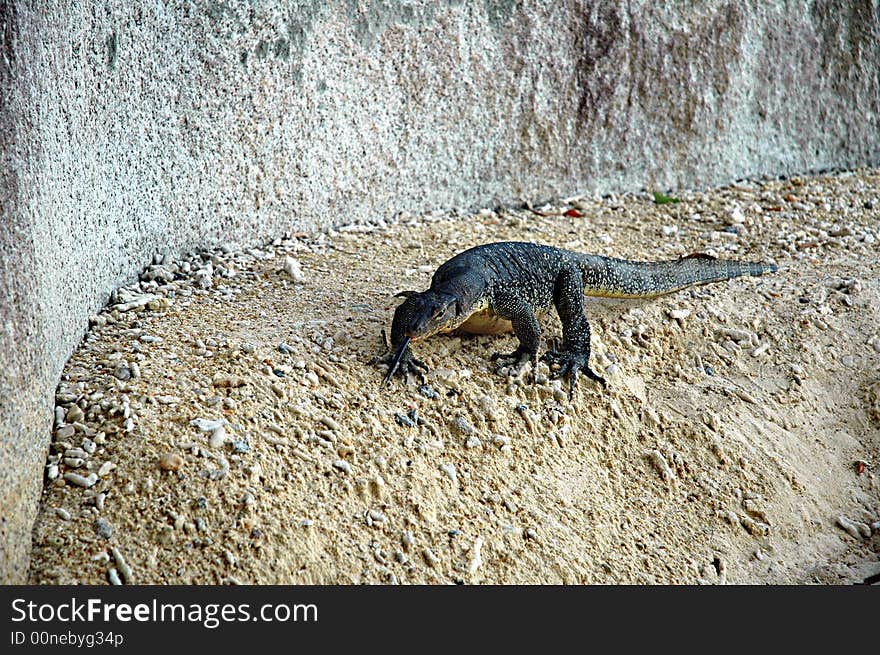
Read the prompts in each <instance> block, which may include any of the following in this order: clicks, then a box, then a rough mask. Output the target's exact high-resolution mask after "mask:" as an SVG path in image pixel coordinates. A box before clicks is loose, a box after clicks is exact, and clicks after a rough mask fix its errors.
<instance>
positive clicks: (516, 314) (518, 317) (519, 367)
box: [491, 291, 541, 383]
mask: <svg viewBox="0 0 880 655" xmlns="http://www.w3.org/2000/svg"><path fill="white" fill-rule="evenodd" d="M492 310H493V311H494V312H495V313H496V314H497V315H498V316H500V317H502V318H506V319H507V320H509V321H510V322H511V324H512V326H513V333H514V334H515V335H516V338H517V339H519V346H518V347H517V349H516V350H514V351H513V352H512V353H507V354H505V353H494V354H493V355H492V357H491V360H492V361H498V362H500V364H498V365H497V366H496V367H495V372H496V373H497V374H501V373H502V372H503V371H502V369H504V368H505V367H507V366H511V365H513V366H514V367H515V368H514V371H513V374H514V375H515V376H518V375H520V374H521V373H522V371H523V369H524V368H525V365H526V364H528V363H531V364H532V382H533V383H534V382H535V380H536V379H537V376H538V347H539V346H540V345H541V327H540V326H539V325H538V319H537V317H536V316H535V311H534V309H532V307H531V306H530V305H529V304H528V303H527V302H526V301H525V300H523V299H522V298H521V297H520V296H518V295H517V294H515V293H512V292H509V291H507V292H500V293H498V294H497V295H496V296H495V298H494V299H493V307H492Z"/></svg>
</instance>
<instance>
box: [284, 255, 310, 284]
mask: <svg viewBox="0 0 880 655" xmlns="http://www.w3.org/2000/svg"><path fill="white" fill-rule="evenodd" d="M284 272H285V273H287V274H288V275H289V276H290V277H291V278H292V279H293V281H294V282H303V281H305V279H306V276H305V275H303V272H302V264H300V263H299V261H297V260H296V259H294V258H293V257H290V256H287V257H285V258H284Z"/></svg>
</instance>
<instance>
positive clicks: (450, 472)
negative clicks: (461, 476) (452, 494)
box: [440, 464, 458, 484]
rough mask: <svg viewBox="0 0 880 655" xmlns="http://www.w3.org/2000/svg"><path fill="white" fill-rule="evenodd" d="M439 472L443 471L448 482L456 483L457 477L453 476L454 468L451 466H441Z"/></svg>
mask: <svg viewBox="0 0 880 655" xmlns="http://www.w3.org/2000/svg"><path fill="white" fill-rule="evenodd" d="M440 470H441V471H443V472H444V473H445V474H446V476H447V477H448V478H449V479H450V480H452V482H453V484H455V483H456V482H457V481H458V476H457V475H456V474H455V466H454V465H453V464H441V465H440Z"/></svg>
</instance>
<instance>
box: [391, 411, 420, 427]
mask: <svg viewBox="0 0 880 655" xmlns="http://www.w3.org/2000/svg"><path fill="white" fill-rule="evenodd" d="M394 422H395V423H397V425H400V426H402V427H405V428H414V427H416V424H415V423H414V422H413V420H412V419H411V418H409V417H408V416H405V415H404V414H401V413H400V412H394Z"/></svg>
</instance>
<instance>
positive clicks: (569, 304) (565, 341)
mask: <svg viewBox="0 0 880 655" xmlns="http://www.w3.org/2000/svg"><path fill="white" fill-rule="evenodd" d="M553 303H554V304H555V305H556V311H557V312H558V313H559V319H560V321H561V322H562V349H561V350H559V351H556V350H549V351H547V352H546V353H544V355H543V357H541V359H542V360H543V361H546V362H547V363H548V364H550V365H551V367H552V366H553V365H554V364H555V365H557V366H559V368H558V369H557V370H556V371H555V372H554V373H553V374H552V377H553V378H560V377H564V376H566V375H567V376H568V399H569V400H571V399H572V397H573V396H574V387H575V385H576V384H577V375H578V372H583V373H584V375H586V376H587V377H588V378H590V379H591V380H594V381H596V382H598V383H599V384H601V385H602V387H603V388H604V387H607V384H606V382H605V379H604V378H603V377H602V376H600V375H599V374H597V373H596V372H595V371H593V370H592V369H591V368H590V324H589V322H588V321H587V319H586V317H585V316H584V281H583V278H582V276H581V273H580V271H579V270H578V269H577V268H576V267H574V266H569V267H566V268H564V269H562V271H561V272H560V273H559V277H558V278H557V279H556V285H555V287H554V289H553Z"/></svg>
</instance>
